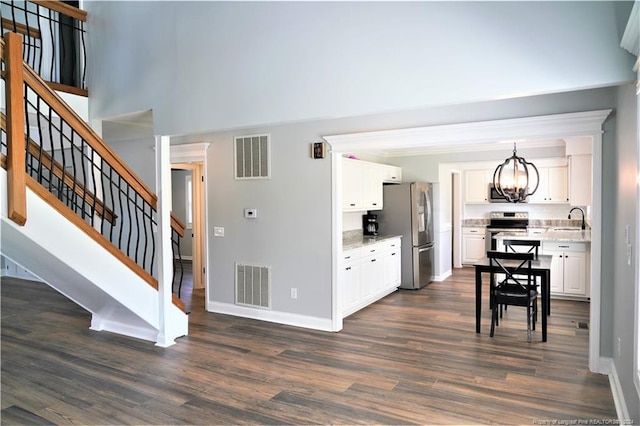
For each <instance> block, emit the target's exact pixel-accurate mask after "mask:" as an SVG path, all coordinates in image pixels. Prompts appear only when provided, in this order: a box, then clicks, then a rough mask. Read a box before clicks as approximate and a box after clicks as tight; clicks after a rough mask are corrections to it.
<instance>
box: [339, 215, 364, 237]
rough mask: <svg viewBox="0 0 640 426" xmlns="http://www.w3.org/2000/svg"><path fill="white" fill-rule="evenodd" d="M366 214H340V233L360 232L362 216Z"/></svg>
mask: <svg viewBox="0 0 640 426" xmlns="http://www.w3.org/2000/svg"><path fill="white" fill-rule="evenodd" d="M365 214H367V212H347V213H342V231H343V232H344V231H352V230H356V229H359V230H362V215H365Z"/></svg>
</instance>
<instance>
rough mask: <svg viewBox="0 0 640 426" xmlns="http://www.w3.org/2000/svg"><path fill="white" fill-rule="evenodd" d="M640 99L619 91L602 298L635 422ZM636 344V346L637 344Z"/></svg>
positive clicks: (638, 411)
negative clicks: (608, 275)
mask: <svg viewBox="0 0 640 426" xmlns="http://www.w3.org/2000/svg"><path fill="white" fill-rule="evenodd" d="M639 102H640V101H639V98H638V96H637V95H636V94H635V87H634V85H632V84H629V85H626V86H623V87H620V88H618V90H617V113H616V115H617V117H616V121H617V132H616V150H615V155H616V157H617V161H616V164H617V170H616V175H617V176H616V184H615V187H614V188H612V189H613V192H614V196H615V208H614V212H615V213H614V214H615V216H614V218H615V221H614V235H613V236H612V238H613V240H614V241H613V252H614V256H613V261H614V270H615V272H614V279H613V286H612V287H613V288H612V289H610V290H612V291H611V292H610V293H607V294H603V298H608V299H612V303H613V305H614V306H615V309H614V310H613V332H612V333H610V337H611V341H610V344H611V346H612V348H611V349H610V351H609V352H610V353H611V356H613V359H614V363H615V366H616V370H617V372H618V376H619V378H620V381H621V386H622V390H623V392H624V398H625V402H626V405H627V408H628V410H629V413H630V415H631V416H632V418H635V419H636V420H638V419H640V400H639V398H638V390H637V389H636V387H635V386H634V383H633V376H634V375H635V374H636V371H635V367H634V359H633V356H634V341H635V336H634V324H633V322H634V321H633V319H634V309H636V308H637V307H636V305H635V301H636V299H637V295H636V292H637V291H640V289H637V288H635V286H636V283H637V281H636V279H637V278H636V277H637V276H638V275H637V274H638V268H639V265H638V264H637V262H636V260H637V257H635V258H634V257H633V256H632V260H631V265H628V264H627V241H625V237H624V236H625V227H626V226H629V228H630V229H629V231H630V232H629V235H630V241H629V243H630V244H631V245H632V247H633V248H632V251H633V253H635V252H636V251H637V250H638V244H639V242H638V241H635V236H637V235H638V229H637V227H638V212H637V203H638V200H637V194H638V192H637V191H638V184H639V182H638V178H639V176H640V174H639V171H638V163H637V160H638V149H640V140H639V139H638V103H639ZM618 339H620V346H621V351H620V352H618V351H617V345H618ZM635 344H637V343H635Z"/></svg>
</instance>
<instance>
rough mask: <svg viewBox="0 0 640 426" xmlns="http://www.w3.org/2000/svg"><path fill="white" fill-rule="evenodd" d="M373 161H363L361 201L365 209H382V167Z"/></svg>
mask: <svg viewBox="0 0 640 426" xmlns="http://www.w3.org/2000/svg"><path fill="white" fill-rule="evenodd" d="M380 166H381V165H379V164H375V163H364V177H363V179H362V184H363V187H362V190H363V200H362V201H363V202H364V207H365V208H366V209H367V210H382V194H383V192H382V171H383V170H382V167H380Z"/></svg>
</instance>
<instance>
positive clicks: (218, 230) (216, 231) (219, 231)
mask: <svg viewBox="0 0 640 426" xmlns="http://www.w3.org/2000/svg"><path fill="white" fill-rule="evenodd" d="M213 236H214V237H224V228H223V227H221V226H214V227H213Z"/></svg>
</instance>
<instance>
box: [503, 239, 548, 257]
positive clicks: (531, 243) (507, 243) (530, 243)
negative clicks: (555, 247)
mask: <svg viewBox="0 0 640 426" xmlns="http://www.w3.org/2000/svg"><path fill="white" fill-rule="evenodd" d="M502 244H504V248H505V251H507V252H512V253H516V252H517V251H516V247H528V248H529V250H528V251H527V252H528V253H534V254H535V257H534V259H537V258H538V248H539V247H540V240H514V239H509V240H503V241H502Z"/></svg>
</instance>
